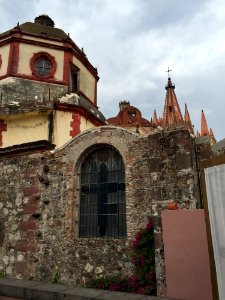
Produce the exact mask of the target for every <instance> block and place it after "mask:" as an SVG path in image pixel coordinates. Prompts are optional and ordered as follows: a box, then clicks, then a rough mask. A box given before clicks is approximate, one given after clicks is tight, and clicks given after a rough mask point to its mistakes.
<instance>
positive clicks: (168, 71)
mask: <svg viewBox="0 0 225 300" xmlns="http://www.w3.org/2000/svg"><path fill="white" fill-rule="evenodd" d="M165 72H167V73H168V79H169V78H170V72H172V70H170V68H169V67H168V70H167V71H165Z"/></svg>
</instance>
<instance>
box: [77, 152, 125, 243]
mask: <svg viewBox="0 0 225 300" xmlns="http://www.w3.org/2000/svg"><path fill="white" fill-rule="evenodd" d="M79 236H80V237H86V238H90V237H101V238H104V237H106V238H107V237H111V238H122V237H125V236H126V202H125V169H124V163H123V159H122V156H121V155H120V154H119V153H118V152H117V151H115V150H114V149H112V148H107V147H102V148H98V149H96V150H93V151H92V152H90V153H89V154H88V156H87V157H86V159H85V160H84V162H83V163H82V166H81V190H80V224H79Z"/></svg>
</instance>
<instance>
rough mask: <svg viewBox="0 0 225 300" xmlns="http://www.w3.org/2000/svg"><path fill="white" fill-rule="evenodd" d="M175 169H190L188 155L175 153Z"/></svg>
mask: <svg viewBox="0 0 225 300" xmlns="http://www.w3.org/2000/svg"><path fill="white" fill-rule="evenodd" d="M176 166H177V169H178V170H180V169H188V168H191V167H192V160H191V156H190V154H185V153H177V154H176Z"/></svg>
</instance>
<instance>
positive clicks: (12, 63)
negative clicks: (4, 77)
mask: <svg viewBox="0 0 225 300" xmlns="http://www.w3.org/2000/svg"><path fill="white" fill-rule="evenodd" d="M19 45H20V44H19V42H18V41H14V42H12V43H11V44H10V49H9V58H8V68H7V74H8V75H15V74H16V73H17V70H18V62H19Z"/></svg>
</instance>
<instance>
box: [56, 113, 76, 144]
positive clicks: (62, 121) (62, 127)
mask: <svg viewBox="0 0 225 300" xmlns="http://www.w3.org/2000/svg"><path fill="white" fill-rule="evenodd" d="M71 121H72V113H71V112H65V111H55V112H54V125H53V126H54V132H53V144H55V145H56V148H59V147H62V146H63V145H64V144H65V143H66V142H68V141H69V140H70V139H71V136H70V130H71V127H70V122H71Z"/></svg>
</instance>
